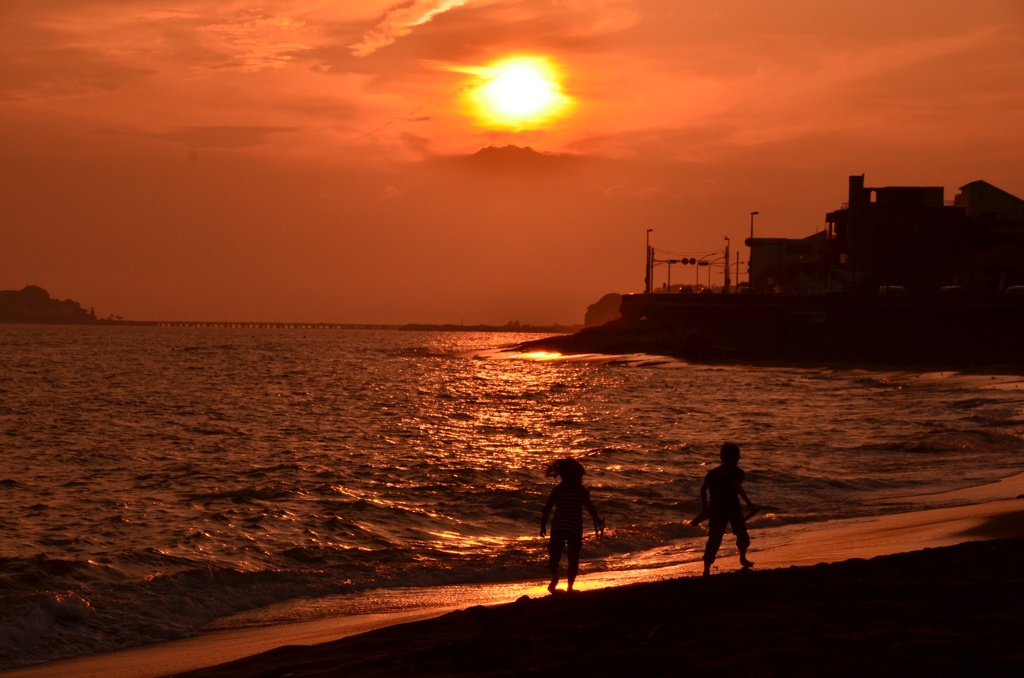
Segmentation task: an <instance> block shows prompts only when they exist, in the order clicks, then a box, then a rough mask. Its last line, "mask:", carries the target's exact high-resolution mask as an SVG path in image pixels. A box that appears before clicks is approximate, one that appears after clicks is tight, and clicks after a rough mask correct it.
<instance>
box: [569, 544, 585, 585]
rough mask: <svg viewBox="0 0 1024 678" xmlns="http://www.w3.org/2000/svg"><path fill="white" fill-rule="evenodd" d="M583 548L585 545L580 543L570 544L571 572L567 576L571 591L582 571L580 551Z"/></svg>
mask: <svg viewBox="0 0 1024 678" xmlns="http://www.w3.org/2000/svg"><path fill="white" fill-rule="evenodd" d="M582 546H583V544H582V543H580V542H570V544H569V572H568V576H567V580H568V582H569V586H568V590H569V591H572V585H573V582H575V581H576V575H577V574H578V573H579V571H580V549H581V548H582Z"/></svg>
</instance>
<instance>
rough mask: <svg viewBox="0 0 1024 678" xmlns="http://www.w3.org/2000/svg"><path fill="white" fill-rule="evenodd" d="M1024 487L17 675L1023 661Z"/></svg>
mask: <svg viewBox="0 0 1024 678" xmlns="http://www.w3.org/2000/svg"><path fill="white" fill-rule="evenodd" d="M1022 494H1024V476H1015V477H1013V478H1009V479H1007V480H1004V481H1002V482H1000V483H996V484H994V485H988V486H984V487H980V488H971V489H968V490H963V491H960V492H956V493H952V494H950V495H949V496H948V499H950V500H951V501H958V502H963V503H962V504H961V505H956V506H951V507H950V508H944V509H937V510H929V511H919V512H911V513H903V514H897V515H891V516H884V517H880V518H875V519H868V520H858V521H846V522H843V523H835V524H830V525H827V526H825V527H824V528H823V527H820V526H818V527H815V528H814V529H813V530H806V531H799V530H795V531H791V532H790V533H789V534H788V535H782V536H780V537H775V538H773V539H772V540H770V542H769V544H767V545H766V544H764V543H762V548H761V549H760V550H757V549H755V550H753V551H752V552H751V554H752V557H753V558H755V559H756V562H757V566H756V567H755V569H754V570H751V571H742V570H739V569H737V564H736V563H735V557H734V556H733V554H732V553H731V552H730V551H728V550H724V551H723V557H722V559H721V560H720V561H719V563H718V564H717V565H716V570H715V574H714V575H713V576H711V577H709V578H707V579H703V578H700V577H697V576H693V575H694V574H696V573H697V572H698V570H697V568H696V566H695V567H693V568H692V569H689V570H686V571H678V570H674V571H671V572H668V571H667V572H665V573H661V574H662V579H661V580H659V581H648V582H641V583H634V584H628V585H618V586H608V585H606V584H604V587H603V588H599V587H600V586H602V585H603V584H600V583H596V582H598V581H602V582H603V581H605V580H604V579H603V578H602V577H601V576H600V575H599V574H597V573H595V574H594V575H592V577H591V581H590V583H589V585H588V582H587V576H586V573H585V572H584V575H583V576H582V577H581V580H580V584H582V586H581V588H583V589H584V590H582V591H580V592H576V593H572V594H566V593H562V592H559V593H558V594H556V595H553V596H552V595H545V594H544V593H543V589H542V588H541V587H539V586H538V587H533V588H529V589H528V592H527V594H526V595H523V596H521V597H520V598H519V599H518V600H516V601H515V602H512V603H506V604H500V605H472V606H467V607H465V608H463V609H456V610H455V611H452V609H453V608H452V607H448V608H434V609H425V610H417V611H412V612H406V613H401V614H396V615H367V616H365V617H363V618H348V619H341V620H338V619H335V620H322V621H320V622H313V623H308V624H296V625H288V626H277V627H269V628H262V629H244V630H237V631H231V632H218V633H210V634H206V635H204V636H200V637H199V638H195V639H190V640H185V641H180V642H175V643H165V644H160V645H157V646H152V647H145V648H139V649H137V650H131V651H124V652H114V653H108V654H102V655H96V656H92V657H85V658H82V659H78V660H72V661H67V662H55V663H52V664H47V665H43V666H38V667H30V668H27V669H21V670H17V671H11V672H9V673H8V674H7V675H10V676H11V677H12V678H53V677H56V676H83V677H84V676H107V677H111V678H142V677H143V676H149V677H153V676H164V675H174V676H182V677H183V676H188V677H190V678H200V677H206V678H240V677H256V676H259V677H267V678H270V677H272V676H282V677H283V676H336V675H359V676H385V675H396V674H401V675H436V676H442V675H473V676H491V675H494V676H498V675H556V674H561V675H586V674H590V675H675V674H678V673H679V672H681V671H695V670H696V671H702V672H703V671H714V672H717V673H724V674H726V675H733V674H740V673H743V674H746V675H762V676H763V675H864V674H872V675H905V674H908V673H911V672H913V673H918V672H925V671H926V672H928V673H930V674H932V675H963V674H965V673H967V672H969V671H970V672H982V671H983V672H986V673H987V674H988V675H1019V673H1020V671H1021V670H1022V669H1024V642H1022V641H1021V638H1024V586H1022V579H1024V578H1022V576H1021V563H1022V562H1024V498H1022ZM754 539H755V545H756V544H757V542H758V535H757V533H756V532H755V533H754ZM761 541H762V542H764V541H765V540H764V539H762V540H761ZM727 543H728V537H727ZM592 587H593V588H592ZM455 607H458V606H455Z"/></svg>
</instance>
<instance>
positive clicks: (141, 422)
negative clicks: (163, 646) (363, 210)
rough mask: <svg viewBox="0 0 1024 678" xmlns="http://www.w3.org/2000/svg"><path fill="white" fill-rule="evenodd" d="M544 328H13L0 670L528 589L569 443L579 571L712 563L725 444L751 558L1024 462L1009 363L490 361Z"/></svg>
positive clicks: (0, 555)
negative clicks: (709, 480)
mask: <svg viewBox="0 0 1024 678" xmlns="http://www.w3.org/2000/svg"><path fill="white" fill-rule="evenodd" d="M530 338H534V337H533V336H529V335H521V334H514V333H508V334H496V333H462V332H448V333H446V332H407V331H399V330H372V331H371V330H366V331H356V330H299V329H291V330H285V329H281V330H271V329H242V328H157V327H42V326H0V490H2V491H0V669H7V668H12V667H17V666H23V665H27V664H31V663H37V662H44V661H50V660H54V659H57V658H63V657H73V656H79V655H84V654H89V653H93V652H97V651H103V650H111V649H118V648H124V647H131V646H136V645H141V644H145V643H150V642H155V641H162V640H169V639H175V638H182V637H187V636H191V635H195V634H196V633H198V632H199V631H200V630H201V629H204V628H209V627H211V625H217V624H218V623H222V622H223V620H224V619H231V618H237V616H238V615H240V614H241V615H243V616H244V615H245V614H249V615H250V616H251V618H252V619H259V613H260V610H265V609H270V608H268V606H278V607H280V606H281V605H282V604H288V603H293V604H294V605H293V606H292V607H290V608H289V607H287V605H286V606H285V608H284V609H290V610H294V612H292V613H285V616H286V617H287V616H288V614H292V615H294V616H295V618H298V617H301V616H303V615H305V616H307V617H308V616H315V615H317V614H339V613H353V612H358V611H365V610H367V609H379V608H374V607H373V606H374V601H382V600H391V601H392V603H390V604H394V602H393V601H394V600H397V599H401V597H402V592H408V591H416V590H423V588H424V587H426V588H431V587H445V586H455V585H467V584H487V583H498V582H507V583H511V584H513V585H514V583H516V582H524V586H526V585H530V586H533V585H536V584H538V583H541V582H543V581H544V580H545V576H546V568H545V557H546V554H545V547H546V542H545V540H543V539H541V538H540V537H539V534H538V530H539V515H540V510H541V508H542V507H543V504H544V500H545V499H546V497H547V493H548V492H549V491H550V488H551V487H552V481H551V479H548V478H545V476H544V467H545V466H546V465H547V463H549V462H550V461H551V460H552V459H554V458H556V457H559V456H564V455H567V454H569V455H573V456H575V457H577V458H579V459H580V460H581V461H582V463H583V464H584V466H585V467H586V468H587V475H586V476H585V478H584V481H585V483H586V484H587V485H588V486H589V487H590V489H591V492H592V496H593V498H594V501H595V504H596V505H597V506H598V508H599V510H600V511H601V513H602V514H603V515H604V517H605V518H606V520H607V523H608V528H607V531H606V535H605V538H604V539H603V540H601V541H597V540H594V539H592V538H590V537H588V539H587V541H586V543H585V546H584V567H583V570H584V575H583V576H584V578H585V577H586V573H587V572H601V571H614V570H628V569H630V568H639V567H654V566H664V565H672V564H678V563H685V562H693V561H696V560H699V558H700V553H701V548H702V546H703V536H704V533H703V531H702V530H701V529H700V528H699V527H691V526H689V525H687V524H686V523H685V521H686V520H687V519H689V518H690V517H692V516H693V515H694V514H695V513H696V512H697V509H698V508H699V497H698V489H699V486H700V483H701V480H702V479H703V475H704V473H705V472H706V471H707V470H708V469H709V468H710V467H711V466H713V465H714V464H716V463H717V451H718V448H719V446H720V444H721V443H722V441H724V440H733V441H736V442H738V443H739V444H740V446H741V448H742V450H743V455H744V456H743V459H742V461H741V466H742V467H743V468H744V469H746V471H747V481H746V483H745V486H746V488H747V491H748V493H749V494H750V495H751V498H752V499H753V500H754V501H755V502H756V503H757V504H758V505H760V506H761V507H762V513H761V514H760V515H759V517H758V518H757V519H756V520H755V524H754V525H753V526H752V527H753V528H754V529H755V532H754V539H755V549H756V547H757V540H758V536H757V535H758V534H766V533H768V532H769V531H771V530H774V529H778V528H781V527H783V526H787V525H794V524H798V523H815V522H820V521H827V520H833V519H839V518H850V517H856V516H865V515H874V514H878V513H884V512H896V511H900V510H905V509H908V508H910V507H913V508H921V506H922V503H921V501H920V500H919V499H914V497H917V496H919V495H926V494H929V493H935V492H941V491H944V490H951V489H957V488H961V487H967V486H971V485H977V484H981V483H984V482H988V481H992V480H995V479H998V478H1001V477H1005V476H1008V475H1011V474H1013V473H1017V472H1019V471H1020V470H1021V458H1022V456H1021V453H1022V451H1024V395H1022V389H1021V382H1020V381H1019V380H1017V379H997V378H991V377H982V376H974V377H966V376H962V375H957V374H952V373H945V372H934V373H898V372H892V373H881V372H871V371H863V370H857V371H836V370H829V369H796V368H770V367H758V368H749V367H715V366H698V365H688V364H685V363H682V362H679V361H675V360H669V359H664V358H657V357H651V356H621V357H615V358H612V357H606V356H585V357H573V358H564V357H563V358H557V357H553V356H544V355H521V354H517V353H514V352H505V351H501V350H499V349H500V348H502V347H505V346H509V345H513V344H516V343H518V342H521V341H524V340H526V339H530ZM938 501H940V499H938V498H936V500H935V502H933V503H932V504H931V505H938V504H937V502H938ZM923 505H925V506H928V505H929V503H928V501H927V500H926V501H925V502H924V504H923ZM728 542H729V540H728V539H727V540H726V544H727V546H726V547H723V548H724V551H723V554H724V553H726V552H727V549H728ZM300 601H304V602H303V604H301V605H300V604H297V603H298V602H300ZM317 601H321V602H322V601H330V603H329V604H326V603H324V604H319V603H318V602H317ZM346 605H348V607H346ZM275 619H276V620H277V621H281V618H280V617H276V618H275ZM285 620H287V619H285Z"/></svg>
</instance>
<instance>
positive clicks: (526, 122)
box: [469, 56, 571, 129]
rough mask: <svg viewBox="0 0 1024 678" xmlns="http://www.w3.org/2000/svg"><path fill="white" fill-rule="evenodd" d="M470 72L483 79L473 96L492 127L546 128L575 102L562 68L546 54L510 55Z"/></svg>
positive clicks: (476, 110) (480, 114)
mask: <svg viewBox="0 0 1024 678" xmlns="http://www.w3.org/2000/svg"><path fill="white" fill-rule="evenodd" d="M470 72H472V73H473V74H475V75H477V77H479V78H480V80H481V82H480V84H479V85H477V86H476V87H475V88H473V89H472V90H471V91H470V92H469V99H470V101H471V102H472V104H473V109H474V113H475V115H476V116H477V118H478V119H479V120H480V121H481V123H483V124H484V125H486V126H488V127H503V128H512V129H525V128H531V127H543V126H545V125H547V124H549V123H550V122H551V121H552V120H554V119H555V118H558V117H560V116H562V115H564V114H565V113H566V112H567V110H568V108H569V105H570V103H571V99H570V98H569V97H568V96H567V95H566V94H565V93H563V92H562V85H561V83H560V77H561V76H560V74H559V72H558V70H557V69H556V68H555V66H554V65H553V64H552V63H551V62H550V61H549V60H548V59H545V58H543V57H525V56H519V57H510V58H508V59H503V60H501V61H498V62H496V63H494V64H491V65H490V66H486V67H483V68H474V69H471V70H470Z"/></svg>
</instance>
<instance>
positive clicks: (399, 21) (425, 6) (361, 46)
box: [349, 0, 470, 56]
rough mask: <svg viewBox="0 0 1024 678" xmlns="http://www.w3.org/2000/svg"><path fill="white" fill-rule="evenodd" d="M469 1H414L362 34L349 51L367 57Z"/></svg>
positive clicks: (387, 15)
mask: <svg viewBox="0 0 1024 678" xmlns="http://www.w3.org/2000/svg"><path fill="white" fill-rule="evenodd" d="M469 1H470V0H414V2H413V3H412V4H411V5H409V6H407V7H396V8H395V9H393V10H391V11H390V12H388V13H387V14H385V15H384V19H383V20H382V21H381V22H380V23H379V24H377V25H376V26H375V27H373V28H371V29H370V30H368V31H366V33H364V34H363V39H362V40H361V41H359V42H358V43H356V44H354V45H351V46H350V47H349V49H351V50H352V53H353V54H354V55H356V56H368V55H370V54H373V53H374V52H376V51H377V50H379V49H381V48H382V47H387V46H388V45H390V44H392V43H393V42H395V41H396V40H398V39H399V38H401V37H403V36H406V35H408V34H409V33H411V32H412V31H413V29H414V28H416V27H417V26H422V25H423V24H425V23H428V22H430V21H431V20H432V19H433V18H434V17H436V16H438V15H439V14H444V13H445V12H447V11H449V10H452V9H456V8H458V7H462V6H463V5H465V4H467V3H468V2H469Z"/></svg>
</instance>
